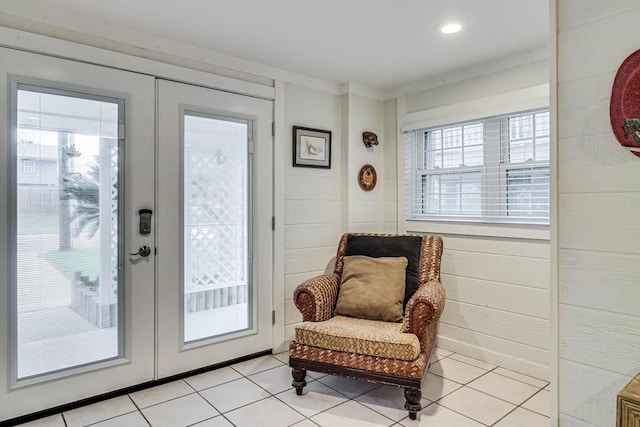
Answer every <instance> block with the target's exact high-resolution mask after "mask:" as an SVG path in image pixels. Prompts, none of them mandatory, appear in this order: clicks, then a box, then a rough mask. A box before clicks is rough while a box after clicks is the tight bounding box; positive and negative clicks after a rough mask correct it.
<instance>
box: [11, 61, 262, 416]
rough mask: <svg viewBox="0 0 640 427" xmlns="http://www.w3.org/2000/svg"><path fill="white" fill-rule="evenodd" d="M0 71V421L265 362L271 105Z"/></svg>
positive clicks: (147, 84)
mask: <svg viewBox="0 0 640 427" xmlns="http://www.w3.org/2000/svg"><path fill="white" fill-rule="evenodd" d="M0 72H1V76H0V77H1V78H0V129H2V130H3V133H2V134H1V135H0V171H3V175H2V176H0V200H2V201H3V203H2V204H1V205H0V206H1V207H0V271H3V272H6V274H4V275H2V276H0V313H2V315H3V316H4V318H3V321H2V322H0V402H1V404H0V421H2V420H5V419H9V418H13V417H17V416H21V415H25V414H28V413H31V412H35V411H39V410H43V409H46V408H50V407H54V406H57V405H61V404H65V403H69V402H73V401H76V400H80V399H83V398H87V397H90V396H94V395H97V394H101V393H106V392H109V391H113V390H117V389H121V388H124V387H128V386H132V385H135V384H139V383H142V382H146V381H150V380H153V379H157V378H161V377H165V376H167V375H171V374H176V373H180V372H185V371H187V370H190V369H195V368H199V367H203V366H207V365H210V364H214V363H217V362H221V361H224V360H229V359H232V358H234V357H238V356H241V355H246V354H251V353H254V352H257V351H261V350H266V349H269V348H270V347H271V343H272V335H271V321H270V320H271V319H270V313H271V306H272V304H271V228H270V218H271V164H272V162H271V135H270V131H269V129H270V123H271V116H272V113H271V103H270V102H269V101H264V100H255V99H253V98H248V97H243V96H239V95H231V94H228V93H222V92H217V91H213V90H211V89H203V88H199V87H195V86H189V85H183V84H177V83H169V82H163V81H158V80H157V79H155V78H154V77H152V76H147V75H140V74H137V73H132V72H126V71H121V70H114V69H109V68H105V67H99V66H95V65H89V64H84V63H78V62H74V61H67V60H62V59H56V58H51V57H47V56H43V55H36V54H30V53H25V52H19V51H15V50H11V49H4V48H0ZM5 130H6V131H5ZM258 160H259V161H258ZM5 201H6V202H5Z"/></svg>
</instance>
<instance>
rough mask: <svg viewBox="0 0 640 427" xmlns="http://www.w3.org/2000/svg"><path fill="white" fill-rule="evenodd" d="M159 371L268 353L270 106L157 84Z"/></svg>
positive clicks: (164, 372)
mask: <svg viewBox="0 0 640 427" xmlns="http://www.w3.org/2000/svg"><path fill="white" fill-rule="evenodd" d="M158 100H159V110H158V135H159V140H158V170H159V172H160V173H159V175H158V207H159V218H158V225H159V229H158V238H159V240H158V348H159V352H158V373H159V376H160V377H163V376H167V375H171V374H175V373H178V372H183V371H185V370H189V369H196V368H198V367H201V366H206V365H208V364H213V363H218V362H222V361H225V360H230V359H233V358H235V357H239V356H244V355H247V354H252V353H256V352H259V351H262V350H267V349H270V348H271V345H272V324H271V310H272V308H271V307H272V303H271V294H272V278H271V277H272V271H271V266H272V254H271V248H272V246H271V245H272V244H271V242H272V237H271V215H272V196H271V188H272V170H271V168H272V136H271V120H272V104H271V102H270V101H266V100H261V99H256V98H250V97H246V96H240V95H234V94H230V93H224V92H220V91H215V90H210V89H203V88H200V87H196V86H191V85H185V84H180V83H175V82H168V81H162V80H161V81H159V87H158Z"/></svg>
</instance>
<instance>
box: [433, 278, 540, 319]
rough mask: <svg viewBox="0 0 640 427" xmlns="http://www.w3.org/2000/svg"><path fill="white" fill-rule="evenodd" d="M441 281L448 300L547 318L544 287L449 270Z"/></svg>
mask: <svg viewBox="0 0 640 427" xmlns="http://www.w3.org/2000/svg"><path fill="white" fill-rule="evenodd" d="M442 283H443V285H444V288H445V289H446V291H447V298H448V299H449V300H451V301H458V302H464V303H467V304H475V305H479V306H482V307H486V308H491V309H495V310H502V311H505V312H509V313H514V314H521V315H524V316H531V317H537V318H540V319H546V320H549V291H548V290H546V289H539V288H532V287H529V286H519V285H513V284H510V283H498V282H491V281H488V280H479V279H471V278H468V277H462V276H453V275H449V274H443V275H442Z"/></svg>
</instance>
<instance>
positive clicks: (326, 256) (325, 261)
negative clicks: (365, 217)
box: [283, 84, 346, 341]
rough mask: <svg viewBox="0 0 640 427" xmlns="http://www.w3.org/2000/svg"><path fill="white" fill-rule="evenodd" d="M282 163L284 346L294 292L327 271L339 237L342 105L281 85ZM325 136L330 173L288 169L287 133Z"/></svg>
mask: <svg viewBox="0 0 640 427" xmlns="http://www.w3.org/2000/svg"><path fill="white" fill-rule="evenodd" d="M284 116H285V123H284V124H283V126H285V127H286V131H287V135H288V138H287V141H286V143H285V146H286V150H285V151H286V152H285V157H286V158H287V160H286V162H285V165H286V168H285V183H284V198H285V201H284V203H285V210H284V212H285V213H284V216H285V218H284V224H285V225H284V227H285V230H284V249H285V259H284V274H285V276H284V287H285V290H284V310H285V313H284V317H285V322H284V323H285V331H284V335H285V341H288V340H289V339H291V337H292V336H293V326H294V325H295V324H296V323H298V322H300V321H301V320H302V315H301V314H300V312H299V311H298V309H297V308H296V307H295V304H294V303H293V300H292V298H293V291H294V289H295V287H296V286H297V285H298V284H300V283H301V282H303V281H304V280H306V279H309V278H311V277H313V276H316V275H318V274H322V273H324V272H325V271H326V270H332V269H333V262H334V261H333V260H334V257H335V254H336V248H337V244H338V241H339V239H340V236H341V235H342V233H343V232H344V230H345V224H344V217H345V209H346V203H345V200H344V192H343V191H342V190H341V189H342V188H343V186H344V181H345V176H344V170H345V164H344V162H345V161H346V157H345V156H344V152H345V151H344V149H343V141H342V104H341V99H340V97H339V96H337V95H332V94H328V93H325V92H320V91H316V90H312V89H309V88H304V87H300V86H295V85H291V84H289V85H285V112H284ZM293 126H305V127H311V128H317V129H325V130H330V131H331V132H332V135H331V138H332V141H331V169H315V168H302V167H293V166H292V160H291V159H292V155H293V154H292V153H293V148H292V146H293V144H292V138H293V136H292V127H293Z"/></svg>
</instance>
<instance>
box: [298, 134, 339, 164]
mask: <svg viewBox="0 0 640 427" xmlns="http://www.w3.org/2000/svg"><path fill="white" fill-rule="evenodd" d="M293 166H297V167H306V168H325V169H331V131H330V130H322V129H312V128H306V127H301V126H294V127H293Z"/></svg>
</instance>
